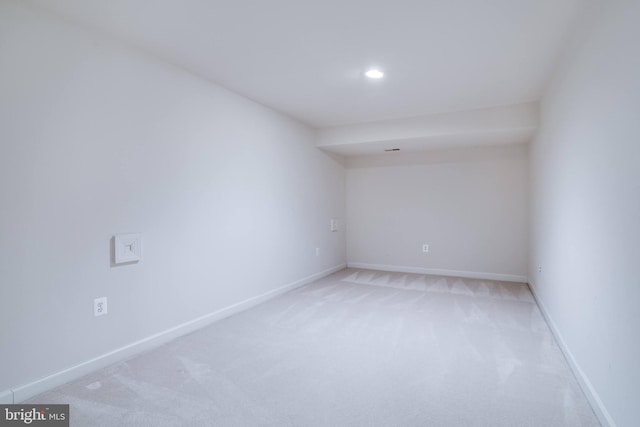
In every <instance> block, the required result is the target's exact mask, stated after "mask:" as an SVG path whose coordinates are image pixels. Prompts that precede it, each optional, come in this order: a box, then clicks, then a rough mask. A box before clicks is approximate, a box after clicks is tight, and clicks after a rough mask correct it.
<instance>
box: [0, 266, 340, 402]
mask: <svg viewBox="0 0 640 427" xmlns="http://www.w3.org/2000/svg"><path fill="white" fill-rule="evenodd" d="M345 267H346V264H340V265H338V266H336V267H333V268H329V269H327V270H324V271H321V272H319V273H315V274H312V275H311V276H307V277H304V278H302V279H300V280H296V281H295V282H292V283H289V284H287V285H285V286H282V287H280V288H277V289H274V290H272V291H269V292H266V293H264V294H262V295H258V296H255V297H252V298H249V299H246V300H244V301H241V302H239V303H236V304H233V305H230V306H228V307H225V308H222V309H220V310H217V311H214V312H213V313H209V314H205V315H204V316H201V317H198V318H196V319H193V320H190V321H188V322H185V323H183V324H181V325H178V326H175V327H173V328H170V329H167V330H165V331H162V332H159V333H157V334H154V335H151V336H149V337H146V338H143V339H141V340H138V341H136V342H133V343H131V344H129V345H126V346H124V347H121V348H119V349H116V350H114V351H111V352H109V353H106V354H103V355H101V356H98V357H96V358H94V359H91V360H88V361H86V362H83V363H80V364H78V365H76V366H73V367H71V368H68V369H65V370H63V371H59V372H56V373H54V374H51V375H49V376H47V377H44V378H40V379H38V380H36V381H33V382H31V383H29V384H25V385H22V386H19V387H15V388H13V390H9V391H8V392H9V393H10V395H11V396H12V401H11V402H10V403H14V402H15V403H20V402H24V401H25V400H27V399H30V398H32V397H34V396H37V395H38V394H40V393H43V392H45V391H47V390H50V389H52V388H55V387H58V386H60V385H62V384H65V383H67V382H69V381H73V380H75V379H77V378H80V377H82V376H84V375H87V374H89V373H91V372H94V371H96V370H98V369H101V368H104V367H106V366H109V365H112V364H114V363H116V362H120V361H122V360H126V359H129V358H131V357H133V356H135V355H137V354H139V353H142V352H143V351H147V350H150V349H152V348H156V347H159V346H160V345H162V344H164V343H167V342H169V341H171V340H173V339H175V338H178V337H180V336H182V335H186V334H188V333H191V332H193V331H195V330H197V329H200V328H203V327H205V326H207V325H209V324H211V323H213V322H215V321H217V320H220V319H224V318H225V317H229V316H231V315H233V314H236V313H238V312H241V311H244V310H247V309H249V308H251V307H254V306H256V305H258V304H260V303H263V302H265V301H267V300H270V299H272V298H275V297H277V296H278V295H281V294H283V293H285V292H288V291H290V290H293V289H295V288H298V287H300V286H304V285H306V284H308V283H311V282H313V281H314V280H317V279H320V278H322V277H325V276H328V275H329V274H332V273H335V272H336V271H339V270H342V269H343V268H345ZM2 396H4V394H0V399H1V398H2Z"/></svg>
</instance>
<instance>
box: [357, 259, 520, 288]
mask: <svg viewBox="0 0 640 427" xmlns="http://www.w3.org/2000/svg"><path fill="white" fill-rule="evenodd" d="M347 267H350V268H363V269H367V270H382V271H393V272H398V273H416V274H433V275H436V276H452V277H465V278H468V279H485V280H499V281H502V282H518V283H527V276H518V275H515V274H497V273H479V272H474V271H457V270H443V269H439V268H423V267H404V266H398V265H384V264H368V263H365V262H351V261H349V262H348V263H347Z"/></svg>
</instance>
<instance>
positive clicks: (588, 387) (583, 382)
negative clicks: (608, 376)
mask: <svg viewBox="0 0 640 427" xmlns="http://www.w3.org/2000/svg"><path fill="white" fill-rule="evenodd" d="M529 288H530V289H531V293H532V294H533V297H534V298H535V300H536V303H537V304H538V307H540V311H541V312H542V315H543V316H544V318H545V320H546V321H547V324H548V325H549V328H550V329H551V332H552V333H553V335H554V336H555V338H556V342H557V343H558V346H559V347H560V350H562V353H563V354H564V357H565V359H567V362H568V363H569V366H570V367H571V370H572V371H573V375H574V376H575V377H576V379H577V380H578V384H580V387H581V388H582V391H583V392H584V394H585V396H586V397H587V400H589V403H591V408H592V409H593V412H594V413H595V414H596V416H597V417H598V420H599V421H600V424H602V426H603V427H616V423H615V421H613V418H612V417H611V414H609V411H607V408H606V407H605V406H604V403H602V400H600V396H599V395H598V393H597V392H596V390H595V388H594V387H593V385H592V384H591V381H589V377H587V375H586V374H585V373H584V371H583V370H582V369H581V368H580V365H578V362H576V359H575V358H574V357H573V353H571V350H569V347H567V343H566V342H565V340H564V338H562V334H561V333H560V330H559V329H558V326H557V325H556V323H555V322H554V321H553V318H552V317H551V315H550V314H549V312H548V311H547V309H546V307H545V305H544V304H543V303H542V300H540V298H539V296H538V294H537V292H536V287H535V285H534V283H533V282H532V281H529Z"/></svg>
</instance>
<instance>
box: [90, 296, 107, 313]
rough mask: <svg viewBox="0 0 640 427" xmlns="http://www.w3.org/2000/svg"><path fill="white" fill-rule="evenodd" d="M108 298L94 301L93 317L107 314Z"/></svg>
mask: <svg viewBox="0 0 640 427" xmlns="http://www.w3.org/2000/svg"><path fill="white" fill-rule="evenodd" d="M107 313H108V310H107V297H101V298H96V299H94V300H93V315H94V316H102V315H104V314H107Z"/></svg>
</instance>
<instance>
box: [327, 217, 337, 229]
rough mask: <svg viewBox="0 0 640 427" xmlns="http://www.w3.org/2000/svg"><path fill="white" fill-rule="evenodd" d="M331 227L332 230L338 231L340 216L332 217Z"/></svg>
mask: <svg viewBox="0 0 640 427" xmlns="http://www.w3.org/2000/svg"><path fill="white" fill-rule="evenodd" d="M329 227H330V229H331V231H338V218H331V222H330V225H329Z"/></svg>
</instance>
